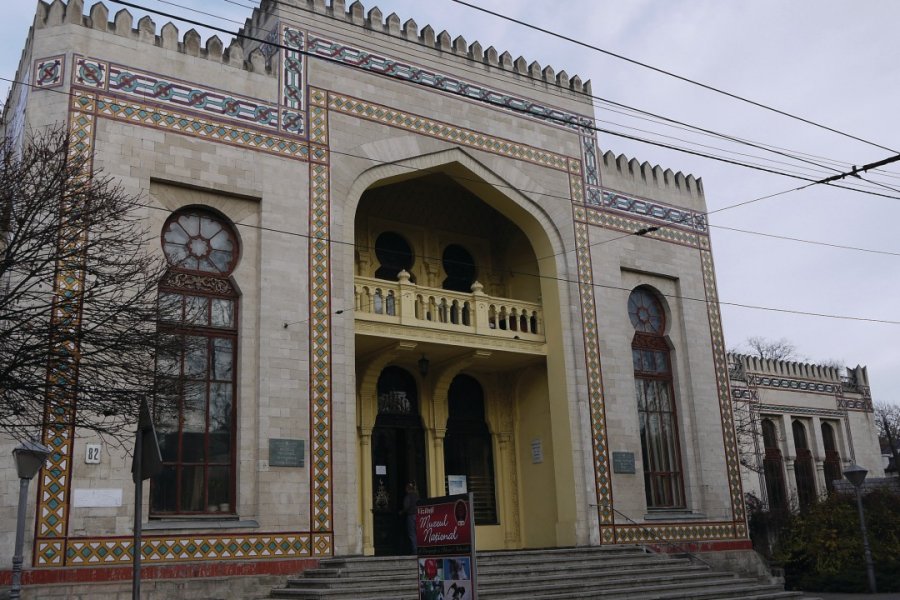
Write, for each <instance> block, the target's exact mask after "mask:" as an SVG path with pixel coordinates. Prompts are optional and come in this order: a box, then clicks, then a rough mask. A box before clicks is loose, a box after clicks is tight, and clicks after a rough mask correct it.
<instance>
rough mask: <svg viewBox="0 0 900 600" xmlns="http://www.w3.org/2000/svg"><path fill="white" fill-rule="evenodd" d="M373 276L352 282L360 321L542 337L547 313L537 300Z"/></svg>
mask: <svg viewBox="0 0 900 600" xmlns="http://www.w3.org/2000/svg"><path fill="white" fill-rule="evenodd" d="M399 278H400V280H399V281H386V280H383V279H374V278H371V277H356V278H355V280H354V286H353V287H354V296H355V304H354V312H355V316H356V318H357V319H361V320H366V321H376V322H383V323H394V324H400V325H408V326H410V327H428V328H431V329H442V330H447V331H458V332H464V333H474V334H478V335H488V336H493V337H501V338H508V339H520V340H530V341H541V342H542V341H544V315H543V312H542V309H541V305H540V304H538V303H535V302H526V301H524V300H515V299H511V298H500V297H496V296H489V295H487V294H485V293H484V288H483V286H482V285H481V284H480V283H478V282H475V283H474V284H473V285H472V292H471V293H468V294H466V293H462V292H454V291H449V290H443V289H439V288H431V287H426V286H421V285H416V284H415V283H412V282H411V281H410V279H409V275H408V274H407V273H405V272H401V273H400V276H399Z"/></svg>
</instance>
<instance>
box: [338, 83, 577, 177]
mask: <svg viewBox="0 0 900 600" xmlns="http://www.w3.org/2000/svg"><path fill="white" fill-rule="evenodd" d="M328 107H329V108H330V109H332V110H335V111H338V112H341V113H344V114H348V115H352V116H354V117H358V118H360V119H366V120H368V121H375V122H377V123H383V124H385V125H389V126H391V127H399V128H401V129H406V130H408V131H414V132H416V133H419V134H422V135H427V136H430V137H434V138H439V139H442V140H446V141H448V142H453V143H454V144H459V145H460V146H468V147H469V148H474V149H476V150H484V151H485V152H491V153H493V154H499V155H501V156H506V157H508V158H514V159H516V160H523V161H527V162H531V163H534V164H538V165H541V166H544V167H549V168H551V169H558V170H560V171H567V170H568V166H569V160H568V157H566V156H564V155H562V154H557V153H555V152H549V151H547V150H541V149H539V148H535V147H534V146H528V145H526V144H519V143H517V142H512V141H509V140H505V139H503V138H497V137H493V136H489V135H486V134H483V133H479V132H477V131H474V130H471V129H465V128H462V127H456V126H455V125H449V124H447V123H442V122H441V121H436V120H434V119H429V118H428V117H420V116H419V115H415V114H412V113H407V112H403V111H400V110H395V109H393V108H389V107H387V106H382V105H379V104H372V103H371V102H366V101H364V100H358V99H356V98H353V97H351V96H346V95H343V94H335V93H329V94H328Z"/></svg>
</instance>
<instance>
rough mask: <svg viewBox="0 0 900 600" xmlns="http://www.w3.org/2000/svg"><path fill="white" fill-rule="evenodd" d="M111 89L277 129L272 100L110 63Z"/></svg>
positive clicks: (216, 116)
mask: <svg viewBox="0 0 900 600" xmlns="http://www.w3.org/2000/svg"><path fill="white" fill-rule="evenodd" d="M109 91H110V92H116V93H117V95H120V96H124V97H126V98H129V99H132V100H136V101H142V102H148V101H149V102H153V103H154V104H159V105H161V106H164V107H169V108H174V109H177V110H182V111H183V110H189V111H191V112H197V113H200V114H203V115H205V116H208V117H215V118H225V119H228V120H232V121H236V122H238V123H241V124H243V125H245V126H253V127H255V128H260V129H263V130H277V129H278V107H277V106H275V105H273V104H265V103H263V102H260V101H259V100H255V99H253V98H247V97H245V96H238V95H237V94H229V93H227V92H222V91H218V90H213V89H208V88H201V87H198V86H196V85H195V84H190V83H185V82H182V81H178V80H176V79H172V78H168V77H167V78H162V77H159V76H157V75H151V74H149V73H145V72H141V71H137V70H134V69H128V68H125V67H121V66H119V65H110V67H109Z"/></svg>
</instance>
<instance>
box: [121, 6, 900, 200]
mask: <svg viewBox="0 0 900 600" xmlns="http://www.w3.org/2000/svg"><path fill="white" fill-rule="evenodd" d="M110 1H111V2H113V3H115V4H120V5H122V6H128V7H131V8H135V9H138V10H143V11H146V12H149V13H152V14H156V15H160V16H163V17H168V18H170V19H176V20H179V21H182V22H184V23H190V24H192V25H197V26H199V27H206V28H207V29H211V30H214V31H219V32H221V33H225V34H228V35H231V36H234V37H239V38H243V39H247V40H251V41H255V42H259V43H264V44H269V45H270V46H273V47H276V48H280V49H282V50H285V51H291V52H296V53H298V54H302V55H304V56H308V57H312V58H315V59H318V60H322V61H325V62H330V63H333V64H337V65H340V66H343V67H347V68H352V69H357V70H361V71H363V72H365V73H368V74H370V75H375V76H380V77H387V78H388V79H393V80H396V81H400V82H403V83H407V84H413V85H418V86H422V87H429V89H430V86H428V85H427V84H425V83H423V82H418V81H415V80H410V79H407V78H404V77H400V76H397V75H392V74H390V73H372V72H371V71H368V70H366V69H364V68H363V67H361V66H360V65H353V64H347V63H344V62H342V61H339V60H337V59H333V58H331V57H325V56H319V55H318V54H313V53H312V52H309V51H307V50H298V49H297V48H288V47H287V46H285V45H284V44H280V43H277V42H273V41H270V40H264V39H262V38H259V37H255V36H252V35H248V34H244V33H239V32H233V31H229V30H227V29H224V28H222V27H218V26H216V25H212V24H210V23H205V22H203V21H197V20H194V19H189V18H187V17H183V16H179V15H175V14H171V13H167V12H164V11H160V10H156V9H152V8H148V7H146V6H143V5H141V4H136V3H134V2H128V1H127V0H110ZM469 99H470V100H473V101H476V102H479V103H481V104H485V105H488V106H494V107H496V106H497V105H496V104H495V103H493V102H492V101H490V100H488V99H481V98H469ZM505 108H508V109H509V110H512V111H513V112H519V113H522V114H528V115H530V116H533V115H531V114H530V113H529V111H528V110H527V109H521V108H515V107H505ZM546 120H548V121H552V122H557V123H561V124H564V125H569V124H571V122H570V121H569V120H568V119H561V118H554V117H552V116H548V117H546ZM583 127H585V128H586V129H589V130H593V131H597V132H600V133H606V134H607V135H613V136H616V137H620V138H624V139H630V140H633V141H637V142H641V143H645V144H650V145H653V146H658V147H660V148H667V149H669V150H674V151H676V152H682V153H685V154H691V155H694V156H699V157H701V158H708V159H710V160H715V161H719V162H723V163H727V164H732V165H738V166H742V167H746V168H750V169H755V170H757V171H762V172H766V173H773V174H776V175H781V176H783V177H791V178H794V179H799V180H801V181H807V182H810V184H812V185H817V184H825V185H831V186H834V187H837V188H840V189H845V190H851V191H854V192H857V193H861V194H869V195H873V196H881V197H885V198H891V199H893V200H900V196H891V195H888V194H882V193H879V192H874V191H869V190H861V189H858V188H853V187H848V186H841V185H836V184H835V183H834V182H835V181H837V179H841V178H843V177H844V176H846V175H845V174H839V175H837V176H835V177H836V179H831V180H829V181H828V182H823V181H821V180H817V179H811V178H809V177H804V176H801V175H796V174H791V173H785V172H782V171H778V170H775V169H769V168H765V167H760V166H755V165H750V164H747V163H742V162H741V161H737V160H731V159H727V158H722V157H718V156H715V155H712V154H709V153H705V152H697V151H694V150H688V149H685V148H680V147H678V146H674V145H672V144H663V143H660V142H654V141H651V140H647V139H644V138H640V137H637V136H632V135H628V134H624V133H621V132H617V131H612V130H609V129H603V128H600V127H597V126H596V125H591V126H587V125H583ZM870 183H874V182H871V181H870ZM806 187H808V186H806ZM801 189H802V188H801Z"/></svg>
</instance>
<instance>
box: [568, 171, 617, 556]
mask: <svg viewBox="0 0 900 600" xmlns="http://www.w3.org/2000/svg"><path fill="white" fill-rule="evenodd" d="M579 179H580V178H579ZM575 257H576V261H577V264H578V291H579V295H580V298H581V318H582V322H583V323H584V358H585V369H586V375H587V385H588V400H589V402H590V414H591V432H592V436H591V437H592V442H593V462H594V485H595V491H596V494H597V507H598V508H597V510H598V517H599V520H600V531H601V538H602V542H603V543H606V544H609V543H613V542H614V539H613V535H612V534H613V532H612V530H611V529H604V526H605V525H611V524H612V523H613V511H612V508H611V507H612V506H613V497H612V481H611V480H610V463H609V445H608V442H607V434H606V401H605V399H604V396H603V377H602V375H601V373H600V340H599V336H598V327H597V307H596V305H595V296H594V285H593V282H594V275H593V268H592V266H591V244H590V237H589V232H588V226H587V224H586V223H584V222H583V221H579V220H576V221H575Z"/></svg>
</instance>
